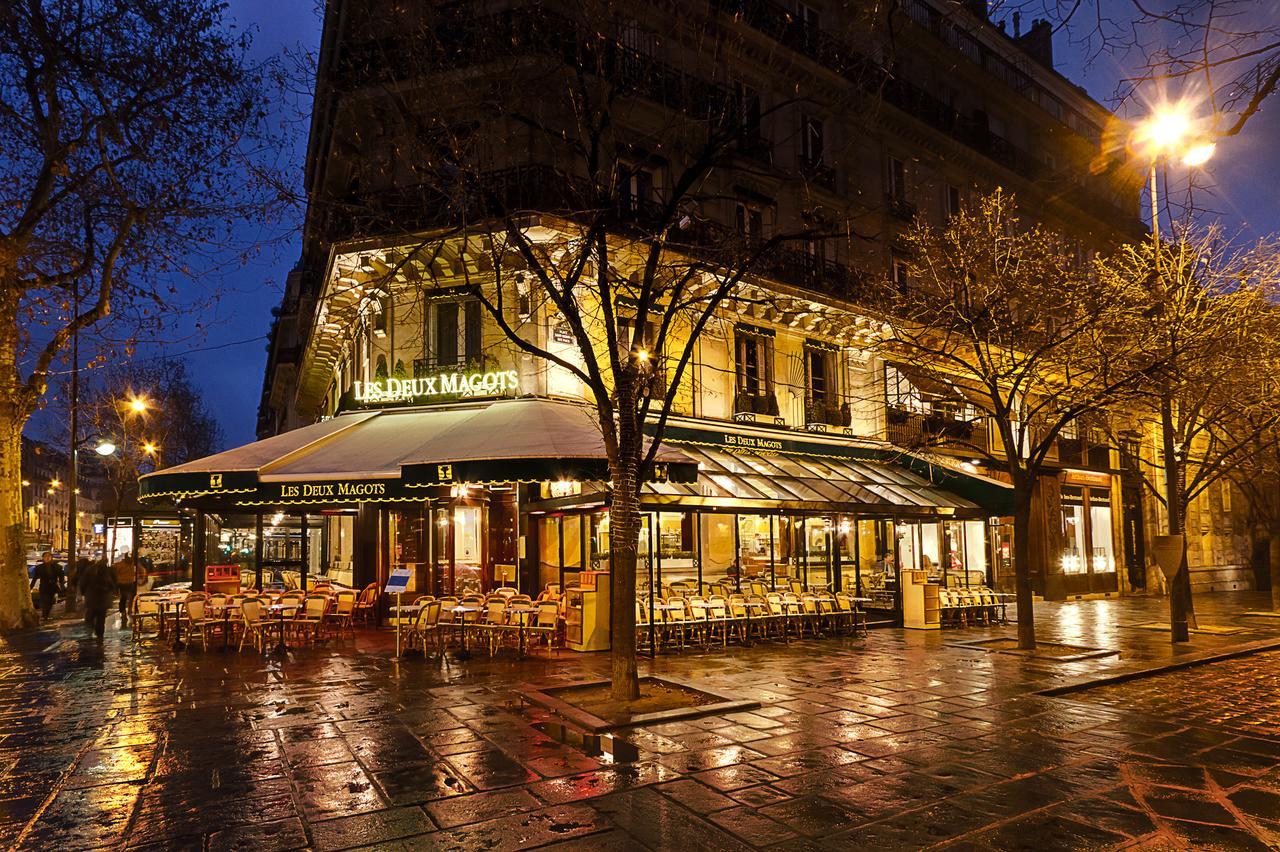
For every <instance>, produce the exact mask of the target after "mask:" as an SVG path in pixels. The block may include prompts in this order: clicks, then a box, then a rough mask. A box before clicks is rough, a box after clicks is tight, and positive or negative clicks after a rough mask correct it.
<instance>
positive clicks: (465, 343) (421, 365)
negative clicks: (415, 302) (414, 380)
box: [413, 299, 484, 377]
mask: <svg viewBox="0 0 1280 852" xmlns="http://www.w3.org/2000/svg"><path fill="white" fill-rule="evenodd" d="M482 310H483V306H482V305H481V304H480V300H478V299H463V300H447V301H437V302H428V303H427V305H426V310H425V317H424V319H425V322H426V324H427V327H428V329H429V337H428V340H429V341H430V344H431V345H430V348H429V350H428V351H426V352H424V353H423V357H422V358H416V359H414V362H413V372H414V375H415V376H416V377H422V376H425V375H431V374H433V373H435V372H437V371H439V370H452V369H457V368H459V367H465V366H468V365H472V364H479V363H480V362H481V361H483V359H484V353H483V351H482V346H483V341H482V334H481V326H482V323H481V311H482Z"/></svg>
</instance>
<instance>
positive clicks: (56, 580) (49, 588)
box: [31, 550, 67, 621]
mask: <svg viewBox="0 0 1280 852" xmlns="http://www.w3.org/2000/svg"><path fill="white" fill-rule="evenodd" d="M37 585H39V587H40V588H39V589H38V590H37V594H38V595H39V598H40V620H41V621H48V620H49V614H50V613H51V612H53V602H54V600H56V599H57V597H58V594H59V593H65V592H66V590H67V575H66V574H65V573H63V571H62V566H61V565H59V564H58V563H57V562H54V561H53V554H52V553H51V552H50V551H48V550H46V551H45V552H44V555H42V556H41V557H40V564H39V565H37V566H36V571H35V573H34V574H33V575H32V576H31V588H33V589H34V588H36V586H37Z"/></svg>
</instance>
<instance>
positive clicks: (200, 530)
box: [191, 509, 205, 592]
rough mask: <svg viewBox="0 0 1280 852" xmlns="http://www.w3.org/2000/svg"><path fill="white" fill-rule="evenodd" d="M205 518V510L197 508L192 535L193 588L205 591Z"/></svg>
mask: <svg viewBox="0 0 1280 852" xmlns="http://www.w3.org/2000/svg"><path fill="white" fill-rule="evenodd" d="M204 525H205V518H204V510H203V509H196V523H195V532H194V533H192V536H191V539H192V540H191V588H192V590H194V591H197V592H202V591H204V574H205V571H204V563H205V526H204Z"/></svg>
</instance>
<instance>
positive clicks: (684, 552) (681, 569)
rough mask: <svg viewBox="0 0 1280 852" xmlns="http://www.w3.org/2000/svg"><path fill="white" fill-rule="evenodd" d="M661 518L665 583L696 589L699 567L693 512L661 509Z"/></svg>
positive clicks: (659, 524)
mask: <svg viewBox="0 0 1280 852" xmlns="http://www.w3.org/2000/svg"><path fill="white" fill-rule="evenodd" d="M655 517H656V518H657V519H658V527H657V529H658V557H659V558H658V564H659V565H660V566H661V567H662V583H663V584H664V585H667V586H670V585H671V584H672V583H678V584H681V585H687V587H688V588H689V589H690V590H693V589H696V588H697V583H698V566H697V562H696V554H695V553H694V537H693V515H692V514H691V513H689V512H661V513H659V514H658V515H656V516H655Z"/></svg>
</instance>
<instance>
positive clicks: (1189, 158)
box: [1182, 142, 1218, 168]
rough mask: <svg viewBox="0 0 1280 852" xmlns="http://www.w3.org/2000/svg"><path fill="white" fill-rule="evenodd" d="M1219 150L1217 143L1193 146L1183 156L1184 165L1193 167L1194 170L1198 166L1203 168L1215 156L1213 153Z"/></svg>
mask: <svg viewBox="0 0 1280 852" xmlns="http://www.w3.org/2000/svg"><path fill="white" fill-rule="evenodd" d="M1217 149H1218V145H1217V143H1215V142H1205V143H1202V144H1200V145H1195V146H1192V147H1191V148H1189V149H1188V150H1187V152H1186V153H1185V154H1183V155H1182V164H1183V165H1185V166H1191V167H1192V168H1195V167H1196V166H1203V165H1204V164H1205V163H1207V162H1209V159H1210V158H1211V157H1212V156H1213V152H1214V151H1216V150H1217Z"/></svg>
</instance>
